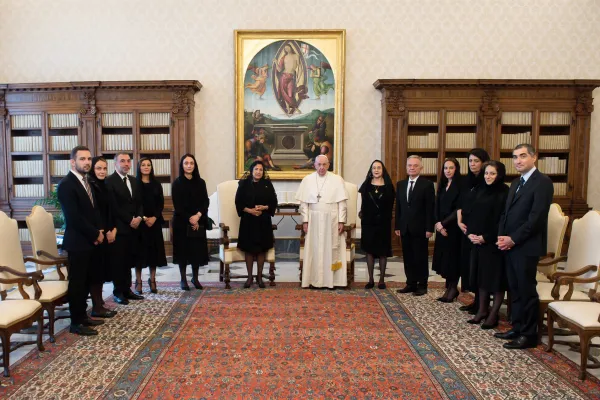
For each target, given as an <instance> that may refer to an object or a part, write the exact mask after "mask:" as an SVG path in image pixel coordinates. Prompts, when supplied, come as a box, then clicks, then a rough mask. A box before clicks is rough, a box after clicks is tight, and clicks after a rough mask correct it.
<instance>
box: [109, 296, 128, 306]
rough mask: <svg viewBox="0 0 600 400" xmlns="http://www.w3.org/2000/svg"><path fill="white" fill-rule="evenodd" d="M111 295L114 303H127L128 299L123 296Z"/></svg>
mask: <svg viewBox="0 0 600 400" xmlns="http://www.w3.org/2000/svg"><path fill="white" fill-rule="evenodd" d="M113 297H114V298H115V303H117V304H123V305H124V306H126V305H127V304H129V300H127V299H126V298H125V297H124V296H117V295H113Z"/></svg>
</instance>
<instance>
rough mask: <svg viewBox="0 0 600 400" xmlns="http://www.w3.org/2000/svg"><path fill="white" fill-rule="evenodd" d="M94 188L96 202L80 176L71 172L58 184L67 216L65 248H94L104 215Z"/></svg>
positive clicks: (93, 194)
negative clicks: (91, 200) (101, 212)
mask: <svg viewBox="0 0 600 400" xmlns="http://www.w3.org/2000/svg"><path fill="white" fill-rule="evenodd" d="M90 189H91V190H92V197H93V199H94V204H93V205H92V203H91V202H90V198H89V196H88V194H87V192H86V191H85V188H84V187H83V185H82V184H81V182H80V181H79V178H77V177H76V176H75V174H73V173H72V172H69V173H68V174H67V175H66V176H65V177H64V178H63V179H61V181H60V182H59V184H58V189H57V195H58V201H59V202H60V207H61V208H62V211H63V214H64V216H65V224H66V228H65V235H64V239H63V245H62V247H63V249H65V250H67V251H69V252H73V251H88V250H94V248H95V247H96V245H95V244H94V242H95V241H96V239H98V235H99V233H100V230H101V229H102V217H101V215H100V211H99V209H98V202H97V200H96V194H95V193H94V190H93V189H92V188H91V187H90Z"/></svg>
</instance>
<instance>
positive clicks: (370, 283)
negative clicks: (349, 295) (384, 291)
mask: <svg viewBox="0 0 600 400" xmlns="http://www.w3.org/2000/svg"><path fill="white" fill-rule="evenodd" d="M374 287H375V282H369V283H367V284H366V285H365V289H373V288H374Z"/></svg>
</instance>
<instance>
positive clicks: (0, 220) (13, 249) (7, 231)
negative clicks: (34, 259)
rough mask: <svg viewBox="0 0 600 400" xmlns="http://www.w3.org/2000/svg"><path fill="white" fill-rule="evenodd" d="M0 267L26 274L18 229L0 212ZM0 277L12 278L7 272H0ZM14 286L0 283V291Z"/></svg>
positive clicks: (13, 222)
mask: <svg viewBox="0 0 600 400" xmlns="http://www.w3.org/2000/svg"><path fill="white" fill-rule="evenodd" d="M0 243H2V246H0V265H2V266H3V267H9V268H11V269H13V270H15V271H17V272H27V270H26V269H25V263H24V262H23V250H22V249H21V241H20V240H19V228H18V226H17V221H15V220H14V219H11V218H8V215H6V214H5V213H3V212H2V211H0ZM0 276H2V277H3V278H5V279H10V278H11V277H13V275H12V274H9V273H7V272H0ZM14 286H16V284H13V283H10V284H6V283H0V290H8V289H11V288H12V287H14Z"/></svg>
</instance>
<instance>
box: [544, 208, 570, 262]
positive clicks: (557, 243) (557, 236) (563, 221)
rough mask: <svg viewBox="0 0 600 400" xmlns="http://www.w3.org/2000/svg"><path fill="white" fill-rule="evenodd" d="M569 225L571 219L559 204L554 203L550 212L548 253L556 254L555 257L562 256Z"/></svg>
mask: <svg viewBox="0 0 600 400" xmlns="http://www.w3.org/2000/svg"><path fill="white" fill-rule="evenodd" d="M568 224H569V217H568V216H566V215H565V214H563V212H562V209H561V208H560V206H559V205H558V204H556V203H552V205H550V211H549V212H548V253H554V254H555V257H558V256H560V252H561V249H562V245H563V240H564V238H565V232H566V231H567V225H568Z"/></svg>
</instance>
